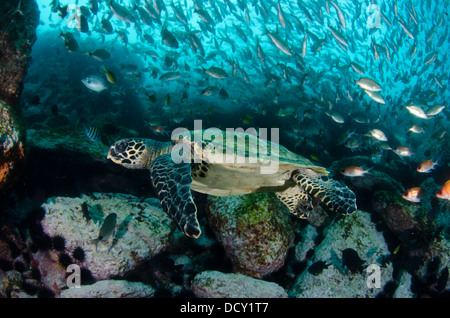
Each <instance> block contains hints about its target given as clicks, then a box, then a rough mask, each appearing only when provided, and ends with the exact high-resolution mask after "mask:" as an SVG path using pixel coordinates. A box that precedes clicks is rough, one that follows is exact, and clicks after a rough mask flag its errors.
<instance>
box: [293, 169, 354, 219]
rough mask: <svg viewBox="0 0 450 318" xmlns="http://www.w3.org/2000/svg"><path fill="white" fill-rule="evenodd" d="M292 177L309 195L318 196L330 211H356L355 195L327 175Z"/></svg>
mask: <svg viewBox="0 0 450 318" xmlns="http://www.w3.org/2000/svg"><path fill="white" fill-rule="evenodd" d="M292 179H293V180H294V181H295V182H296V183H297V184H298V185H299V186H300V187H302V188H303V189H304V190H305V191H306V192H307V193H308V194H309V195H311V196H312V197H315V198H318V199H319V200H320V201H321V202H322V203H324V204H325V205H326V206H327V207H328V209H330V210H331V211H335V212H339V213H341V214H352V213H354V212H356V210H357V206H356V196H355V194H354V193H353V191H352V190H350V189H349V188H348V187H347V186H346V185H343V184H341V183H340V182H338V181H336V180H333V179H331V178H329V177H325V176H318V177H311V176H305V175H302V174H299V173H297V174H294V175H293V176H292Z"/></svg>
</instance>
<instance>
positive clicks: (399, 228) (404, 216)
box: [372, 191, 421, 233]
mask: <svg viewBox="0 0 450 318" xmlns="http://www.w3.org/2000/svg"><path fill="white" fill-rule="evenodd" d="M372 205H373V209H374V210H375V212H377V213H379V214H380V216H381V218H382V220H383V222H384V223H385V224H386V226H387V227H388V228H389V230H391V231H392V232H394V233H402V232H404V231H406V230H412V229H414V228H416V227H417V225H418V223H417V221H416V216H418V211H419V210H420V209H421V207H420V205H418V204H416V203H413V202H409V201H406V200H404V199H403V198H402V197H401V196H400V195H399V194H395V193H391V192H388V191H378V192H376V193H375V194H374V195H373V198H372Z"/></svg>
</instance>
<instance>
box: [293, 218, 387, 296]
mask: <svg viewBox="0 0 450 318" xmlns="http://www.w3.org/2000/svg"><path fill="white" fill-rule="evenodd" d="M322 234H323V236H324V239H323V240H322V241H321V242H320V243H318V244H317V245H316V246H315V247H314V249H313V250H314V254H313V256H312V257H311V258H309V259H307V260H304V261H306V262H307V269H306V270H304V271H303V272H302V273H300V274H299V275H298V276H297V278H296V282H295V284H294V285H293V287H292V288H291V289H290V291H289V295H290V296H292V297H298V298H311V297H314V298H316V297H323V298H333V297H348V298H355V297H364V298H366V297H376V296H377V294H378V293H380V292H381V291H382V288H383V287H384V286H385V284H386V283H387V282H388V281H390V280H392V272H393V267H392V264H391V263H389V262H386V259H387V258H388V256H389V255H390V252H389V250H388V246H387V244H386V242H385V240H384V237H383V233H382V232H378V231H377V230H376V228H375V225H374V224H373V223H372V222H371V219H370V214H369V213H367V212H363V211H359V210H358V211H357V212H356V213H354V214H352V215H349V216H345V217H340V218H338V219H337V220H335V221H334V222H333V223H331V224H330V225H329V226H327V227H326V228H325V229H324V231H323V233H322ZM312 235H313V236H314V233H313V234H312ZM304 237H305V239H307V240H309V239H310V237H311V235H309V236H308V235H305V236H304ZM298 244H299V245H300V246H302V247H301V248H299V251H301V250H305V248H304V246H305V242H303V241H301V242H299V243H298ZM306 245H307V244H306ZM307 246H308V245H307ZM308 254H309V253H308ZM302 255H306V254H304V253H297V258H298V257H302ZM372 264H373V265H374V267H376V268H379V270H380V280H379V283H380V285H379V288H371V287H372V286H371V285H370V284H369V285H368V284H367V279H368V277H369V275H370V274H373V273H374V272H373V270H372V269H370V268H369V269H370V270H369V272H368V271H367V268H368V266H369V265H372Z"/></svg>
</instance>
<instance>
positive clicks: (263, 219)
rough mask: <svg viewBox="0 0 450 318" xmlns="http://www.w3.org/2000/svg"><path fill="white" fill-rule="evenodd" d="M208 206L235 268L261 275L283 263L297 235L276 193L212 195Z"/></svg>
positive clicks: (212, 224)
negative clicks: (294, 233)
mask: <svg viewBox="0 0 450 318" xmlns="http://www.w3.org/2000/svg"><path fill="white" fill-rule="evenodd" d="M206 210H207V215H208V219H209V222H210V225H211V227H212V229H213V231H214V232H215V234H216V236H217V238H218V240H219V241H220V242H221V243H222V245H223V246H224V248H225V251H226V253H227V255H228V256H229V257H230V259H231V261H232V263H233V266H234V270H235V271H236V272H239V273H243V274H246V275H250V276H253V277H257V278H261V277H264V276H266V275H268V274H270V273H272V272H275V271H277V270H279V269H280V268H281V267H282V266H283V265H284V261H285V259H286V256H287V250H288V249H289V247H290V246H291V244H292V241H293V237H294V235H293V228H292V222H291V220H290V213H289V210H288V209H287V208H286V207H285V206H284V205H283V203H281V202H280V201H279V200H278V199H277V198H276V197H275V195H273V194H272V193H252V194H248V195H239V196H228V197H213V196H209V197H208V203H207V209H206Z"/></svg>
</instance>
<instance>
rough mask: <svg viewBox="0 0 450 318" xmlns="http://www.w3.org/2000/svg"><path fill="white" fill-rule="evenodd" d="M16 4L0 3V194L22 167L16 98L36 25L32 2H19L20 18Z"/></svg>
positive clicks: (19, 91) (20, 135)
mask: <svg viewBox="0 0 450 318" xmlns="http://www.w3.org/2000/svg"><path fill="white" fill-rule="evenodd" d="M17 3H18V2H17ZM17 3H14V1H2V2H1V3H0V12H1V14H0V190H3V189H5V188H7V187H9V186H11V185H12V184H13V183H14V182H15V180H17V177H18V175H19V173H20V171H21V167H22V161H23V158H24V149H23V142H24V134H23V127H24V126H23V122H22V120H21V113H20V107H19V103H18V98H19V95H20V93H21V92H22V88H23V83H22V81H23V78H24V76H25V74H26V72H27V70H28V66H29V63H30V59H31V57H30V54H31V47H32V45H33V44H34V42H35V41H36V27H37V25H38V22H39V11H38V8H37V4H36V2H35V1H22V2H21V5H20V14H19V12H18V10H17V9H16V8H17Z"/></svg>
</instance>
